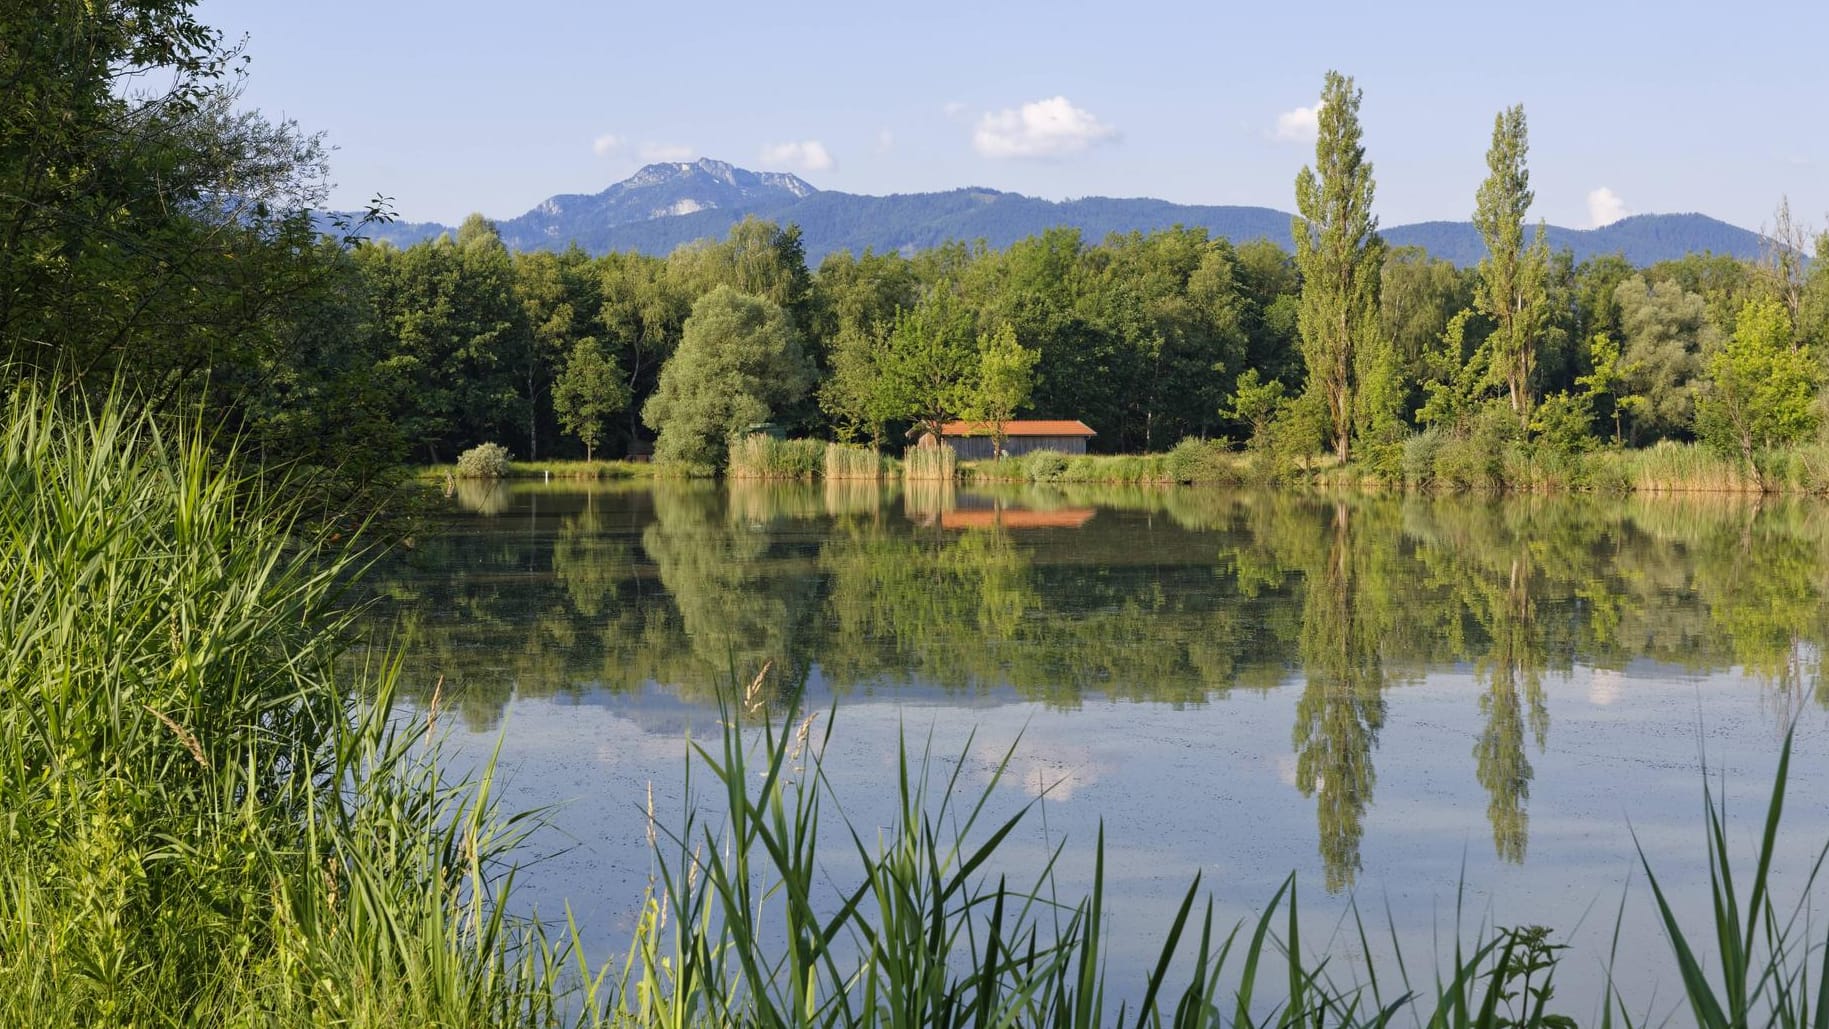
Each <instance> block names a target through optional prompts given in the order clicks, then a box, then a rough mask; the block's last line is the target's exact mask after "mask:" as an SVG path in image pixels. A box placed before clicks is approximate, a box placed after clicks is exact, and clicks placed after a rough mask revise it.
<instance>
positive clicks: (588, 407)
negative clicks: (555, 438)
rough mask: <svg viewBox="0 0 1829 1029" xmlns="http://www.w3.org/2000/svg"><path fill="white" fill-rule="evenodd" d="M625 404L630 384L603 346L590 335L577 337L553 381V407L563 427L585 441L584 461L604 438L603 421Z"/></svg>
mask: <svg viewBox="0 0 1829 1029" xmlns="http://www.w3.org/2000/svg"><path fill="white" fill-rule="evenodd" d="M628 404H629V387H628V386H627V384H625V383H624V382H623V380H622V372H621V371H620V370H619V369H618V368H617V367H616V366H615V364H613V363H611V361H610V359H609V358H608V357H606V356H605V355H604V353H603V347H602V346H600V345H599V344H598V343H597V341H596V340H595V339H593V338H591V337H589V336H586V337H585V338H584V339H581V340H579V341H578V342H577V344H576V345H575V346H573V347H572V352H571V356H570V357H569V358H567V360H566V362H565V370H564V371H563V372H561V373H560V374H559V378H558V380H557V381H556V382H554V383H553V411H554V413H556V414H557V415H558V416H559V424H560V425H561V426H563V427H564V428H565V431H566V432H569V433H571V434H572V435H574V436H576V437H578V439H579V441H580V442H582V443H583V444H584V459H585V460H586V461H589V460H590V459H591V456H592V453H593V452H594V451H595V450H596V449H597V444H598V443H600V442H602V440H603V423H604V422H605V421H607V420H608V419H609V417H610V416H611V415H613V414H615V413H616V412H618V411H620V410H622V409H623V408H625V407H627V406H628Z"/></svg>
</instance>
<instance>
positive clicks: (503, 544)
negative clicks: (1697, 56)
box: [380, 482, 1829, 890]
mask: <svg viewBox="0 0 1829 1029" xmlns="http://www.w3.org/2000/svg"><path fill="white" fill-rule="evenodd" d="M456 499H457V500H458V502H459V504H460V505H461V506H462V507H463V508H464V509H466V510H468V511H472V512H475V513H477V514H484V515H488V516H489V517H487V518H477V517H474V516H471V517H465V518H459V519H457V520H455V521H454V522H453V523H452V525H451V526H450V530H449V531H448V532H445V533H441V534H437V535H435V536H433V537H432V538H431V539H430V540H429V541H428V542H427V543H426V544H424V545H422V547H421V548H420V549H419V550H418V551H417V552H415V553H414V554H412V555H409V556H407V557H405V558H403V559H402V560H401V562H400V563H399V564H398V565H397V566H395V567H392V568H390V569H388V570H386V571H385V573H384V574H383V575H382V577H381V580H380V581H381V587H382V591H383V593H384V595H385V596H386V597H387V598H390V599H391V600H392V601H393V602H394V604H393V605H383V608H382V616H383V617H384V618H388V619H390V620H389V621H388V622H387V624H389V625H390V626H391V625H399V626H401V627H402V629H403V631H404V632H405V633H406V635H407V637H408V641H409V643H410V644H411V646H412V648H413V649H412V651H411V656H410V661H409V667H410V668H411V669H412V670H413V678H414V682H413V683H412V685H413V687H414V688H417V689H420V690H430V689H431V688H432V686H433V684H434V683H435V682H436V681H437V680H438V678H439V677H443V678H444V679H445V686H446V690H447V692H448V693H451V694H454V695H455V696H456V698H457V703H458V705H459V709H460V710H461V711H462V712H463V715H464V718H465V719H466V721H467V722H468V723H469V724H471V725H473V726H477V727H486V726H489V725H491V724H492V723H493V722H494V720H495V719H496V718H498V717H499V714H500V711H501V710H502V707H503V705H504V704H505V703H506V702H507V701H508V700H509V699H510V698H511V697H514V696H520V697H539V696H549V695H553V694H559V693H573V694H579V695H582V694H584V693H586V692H590V691H598V690H610V691H632V690H636V689H638V688H639V687H641V686H642V685H643V684H644V683H649V682H653V683H659V684H663V685H665V686H667V687H668V688H669V689H670V690H672V691H673V692H675V693H677V694H678V695H679V696H681V697H683V698H685V699H687V700H695V701H708V700H709V699H710V698H711V690H712V684H713V683H716V682H720V681H729V680H730V679H731V678H732V677H733V675H735V676H746V675H747V674H751V673H753V670H754V669H756V668H759V667H761V666H762V665H763V664H765V663H772V666H773V667H774V668H775V669H776V670H777V674H776V675H775V676H773V677H772V678H771V680H770V684H769V685H770V688H773V689H782V688H785V687H786V685H787V684H791V683H793V682H796V681H798V680H799V679H800V678H801V677H803V676H810V677H814V678H816V679H817V680H818V681H819V682H821V683H822V684H823V685H824V686H825V687H828V688H830V689H831V690H832V691H834V692H835V693H838V694H841V695H842V694H844V693H846V692H847V691H854V690H885V689H918V690H923V691H928V692H935V691H938V692H954V693H962V694H965V695H977V694H984V693H988V692H991V691H1009V692H1013V693H1014V694H1015V695H1016V696H1019V697H1021V698H1024V699H1028V700H1035V701H1041V702H1043V703H1045V704H1048V705H1050V706H1053V707H1056V708H1065V709H1070V708H1073V707H1075V706H1077V705H1079V704H1081V703H1082V702H1083V700H1085V699H1086V698H1088V697H1090V696H1099V697H1110V698H1119V699H1125V700H1135V701H1148V702H1155V703H1164V704H1172V705H1194V704H1205V703H1210V702H1212V701H1215V700H1217V699H1220V698H1223V697H1225V696H1227V695H1228V694H1229V693H1231V692H1232V691H1239V690H1244V691H1270V690H1278V689H1284V688H1287V689H1292V690H1296V691H1299V692H1298V695H1297V699H1296V704H1295V717H1294V724H1293V726H1292V727H1291V729H1290V737H1289V739H1290V753H1291V757H1292V761H1293V775H1292V777H1291V778H1292V779H1293V784H1294V786H1295V788H1296V790H1297V791H1298V792H1299V794H1300V795H1301V796H1302V797H1304V798H1307V799H1308V800H1309V801H1312V803H1313V804H1314V808H1315V823H1316V833H1317V836H1316V838H1317V846H1318V850H1319V853H1320V855H1321V858H1322V864H1323V867H1324V869H1325V872H1326V881H1327V885H1328V887H1329V888H1330V889H1336V890H1337V889H1341V888H1344V887H1346V886H1348V885H1350V884H1351V883H1352V882H1353V881H1354V877H1355V875H1356V873H1357V872H1358V870H1359V868H1360V866H1361V858H1360V850H1361V845H1362V842H1363V839H1364V835H1365V824H1366V816H1367V812H1368V809H1370V808H1371V807H1372V805H1373V803H1374V800H1375V796H1376V787H1377V781H1378V780H1377V771H1376V764H1377V751H1378V746H1379V738H1380V734H1381V732H1383V731H1384V729H1385V728H1386V722H1387V718H1388V717H1389V704H1390V703H1391V700H1392V697H1393V691H1395V690H1400V689H1402V687H1403V686H1404V684H1407V683H1414V682H1418V681H1420V680H1421V679H1422V678H1423V676H1425V675H1427V674H1434V673H1442V672H1448V673H1453V674H1466V675H1470V676H1471V678H1472V680H1473V681H1474V683H1475V684H1476V685H1477V690H1476V691H1475V692H1474V693H1473V695H1472V696H1471V697H1470V699H1469V703H1468V725H1469V726H1470V727H1471V731H1470V734H1469V735H1470V737H1471V745H1470V749H1469V750H1468V751H1465V752H1463V753H1465V754H1466V755H1467V756H1466V758H1464V759H1462V760H1464V761H1465V765H1464V766H1463V768H1464V771H1462V772H1460V773H1458V774H1462V775H1468V776H1471V778H1472V779H1473V780H1475V781H1477V782H1478V783H1479V785H1480V787H1481V788H1482V789H1483V791H1484V792H1485V794H1486V797H1487V811H1486V814H1487V821H1488V822H1489V824H1490V827H1491V834H1492V841H1493V849H1494V853H1495V854H1496V855H1497V856H1498V857H1500V858H1502V859H1504V860H1507V861H1512V862H1522V861H1523V860H1524V859H1525V857H1526V854H1527V852H1528V849H1529V842H1530V801H1531V786H1532V782H1533V780H1534V778H1535V774H1536V773H1535V770H1534V768H1533V764H1532V761H1533V757H1536V756H1540V755H1542V754H1543V753H1544V751H1545V748H1546V747H1547V746H1548V744H1549V740H1550V730H1551V724H1552V723H1551V712H1550V709H1549V702H1548V700H1547V696H1546V681H1547V680H1548V679H1549V678H1550V677H1554V676H1562V675H1567V674H1569V673H1572V672H1573V671H1575V670H1576V669H1577V668H1582V669H1591V670H1592V672H1591V674H1592V679H1593V685H1592V687H1591V689H1592V690H1601V691H1603V692H1605V695H1606V698H1607V699H1609V700H1611V699H1615V698H1617V696H1618V695H1619V693H1620V691H1622V690H1630V689H1632V688H1633V682H1634V680H1633V678H1632V677H1631V676H1628V675H1625V674H1622V673H1624V672H1625V670H1626V669H1627V668H1628V665H1632V664H1633V663H1635V662H1636V663H1639V664H1640V665H1643V663H1645V662H1655V663H1657V664H1659V665H1663V666H1674V667H1678V668H1681V669H1683V670H1686V671H1688V672H1707V671H1721V670H1726V669H1730V668H1741V669H1745V670H1746V671H1748V672H1749V673H1751V674H1754V675H1757V676H1759V677H1761V678H1762V679H1763V680H1764V681H1765V682H1766V683H1767V684H1768V687H1767V689H1768V694H1767V695H1768V696H1769V697H1770V698H1771V700H1772V701H1773V703H1772V704H1771V705H1770V711H1771V717H1772V719H1773V724H1774V725H1775V726H1777V725H1782V724H1783V723H1784V721H1785V720H1786V718H1787V717H1788V713H1790V712H1794V711H1795V710H1797V708H1798V707H1799V705H1803V704H1808V703H1814V704H1824V703H1825V702H1826V701H1829V697H1826V696H1825V694H1824V691H1823V690H1822V688H1821V685H1820V684H1821V681H1822V677H1821V675H1820V662H1821V656H1820V655H1821V651H1822V644H1823V641H1824V639H1825V635H1826V633H1829V617H1826V614H1825V605H1824V602H1823V599H1824V597H1823V590H1824V586H1825V573H1826V570H1829V529H1825V527H1824V525H1825V523H1829V519H1822V518H1819V517H1816V516H1815V514H1814V512H1813V511H1812V509H1811V506H1810V505H1808V504H1799V503H1791V502H1782V503H1772V502H1766V503H1763V504H1761V503H1745V502H1738V501H1731V500H1720V499H1709V500H1698V501H1686V500H1668V499H1662V500H1659V499H1637V498H1635V499H1615V498H1598V497H1572V498H1555V499H1550V498H1507V499H1505V500H1503V501H1498V502H1489V501H1485V500H1478V499H1467V498H1442V499H1433V498H1426V497H1390V496H1364V497H1346V498H1323V497H1314V496H1303V495H1298V494H1292V493H1252V492H1221V491H1199V490H1189V489H1176V490H1149V489H1122V490H1101V489H1095V488H1086V487H1070V486H1069V487H1050V488H1021V487H1011V488H1006V489H999V490H995V491H976V490H966V489H959V488H957V487H954V486H953V485H952V484H941V483H911V484H908V486H907V487H905V488H904V487H900V486H897V487H892V488H884V487H879V486H876V485H875V484H870V483H858V482H836V483H826V484H821V485H789V486H780V485H771V484H765V483H753V482H752V483H737V484H732V485H731V486H730V487H727V488H726V487H715V486H706V485H695V484H679V483H659V484H655V485H654V486H653V487H652V488H646V487H644V488H639V489H630V488H627V487H620V488H616V489H593V490H576V489H555V488H551V487H541V488H535V489H531V490H530V489H523V488H520V487H516V486H507V487H503V486H498V487H496V492H491V493H489V494H487V496H480V495H479V496H470V495H468V494H462V493H461V491H460V496H458V497H457V498H456ZM390 606H391V608H392V609H391V610H389V607H390ZM1476 705H1477V708H1476ZM1444 761H1445V763H1444V766H1443V768H1444V771H1443V773H1442V774H1454V773H1452V768H1453V759H1452V758H1445V759H1444ZM1464 781H1465V780H1464Z"/></svg>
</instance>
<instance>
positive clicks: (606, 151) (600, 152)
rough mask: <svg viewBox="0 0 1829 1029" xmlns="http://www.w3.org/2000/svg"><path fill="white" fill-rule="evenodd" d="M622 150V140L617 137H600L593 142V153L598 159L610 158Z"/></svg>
mask: <svg viewBox="0 0 1829 1029" xmlns="http://www.w3.org/2000/svg"><path fill="white" fill-rule="evenodd" d="M621 148H622V140H621V139H619V138H617V137H615V136H610V135H604V136H598V137H597V138H596V139H594V140H592V141H591V152H592V153H594V154H596V155H597V156H598V157H608V156H610V155H611V154H613V153H615V152H616V151H617V150H620V149H621Z"/></svg>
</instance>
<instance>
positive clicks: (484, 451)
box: [457, 443, 509, 479]
mask: <svg viewBox="0 0 1829 1029" xmlns="http://www.w3.org/2000/svg"><path fill="white" fill-rule="evenodd" d="M508 456H509V455H508V448H507V447H504V446H502V445H501V444H500V443H482V444H479V445H477V446H474V447H471V448H470V449H469V450H466V451H464V452H463V453H462V454H461V455H459V456H458V458H457V477H458V478H460V479H505V478H507V477H508V470H509V465H508Z"/></svg>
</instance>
